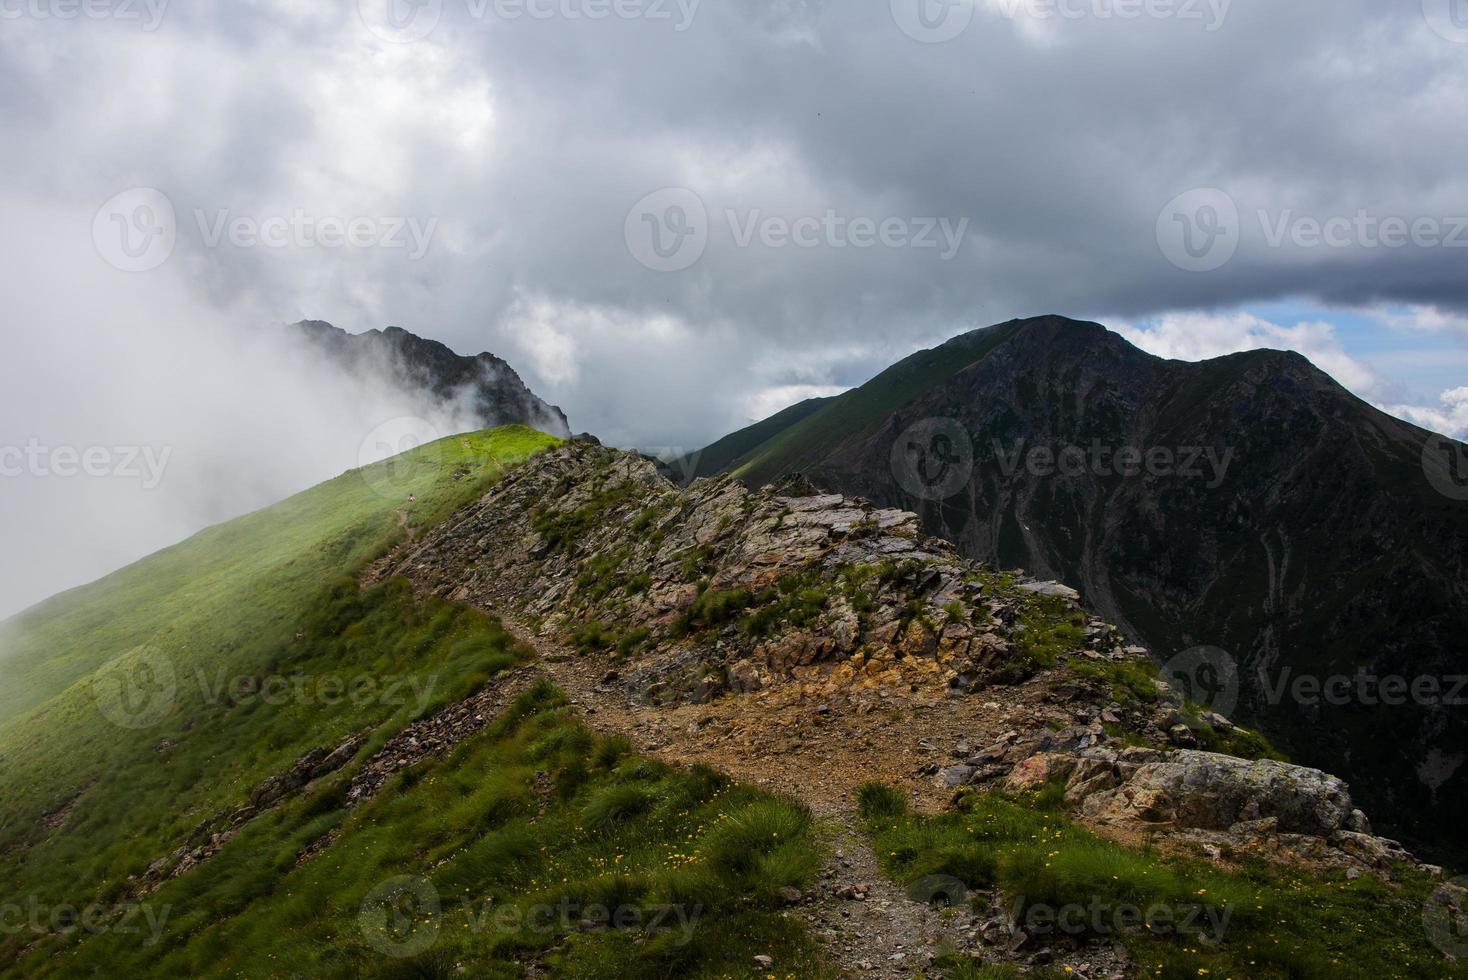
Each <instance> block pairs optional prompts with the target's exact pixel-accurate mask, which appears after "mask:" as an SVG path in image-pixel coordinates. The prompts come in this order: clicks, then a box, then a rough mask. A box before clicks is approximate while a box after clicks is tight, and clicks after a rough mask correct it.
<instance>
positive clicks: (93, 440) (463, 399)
mask: <svg viewBox="0 0 1468 980" xmlns="http://www.w3.org/2000/svg"><path fill="white" fill-rule="evenodd" d="M108 323H109V324H110V325H112V326H113V328H114V329H112V330H106V331H102V330H99V331H92V332H88V333H87V334H86V335H85V336H81V335H77V334H76V333H75V332H74V331H67V330H64V329H60V328H59V327H58V329H45V328H44V325H42V327H43V328H41V329H36V330H32V331H28V332H24V333H18V334H16V335H15V336H14V337H13V338H12V339H11V340H10V342H9V344H8V346H7V354H8V355H9V356H7V357H6V358H4V359H0V384H3V385H4V386H5V387H6V389H7V390H8V392H9V393H10V394H11V395H12V396H13V397H14V398H15V399H16V401H17V403H20V404H25V405H26V406H27V410H26V411H27V416H26V418H25V419H24V420H23V421H22V423H21V424H20V425H18V426H16V427H14V428H13V429H12V436H11V437H10V438H8V439H6V440H5V443H6V445H7V447H13V451H12V452H11V453H10V454H9V455H7V456H6V457H5V458H4V459H3V460H0V463H3V464H5V465H6V467H7V469H6V474H5V478H4V479H0V540H3V541H5V543H6V547H7V551H8V552H9V557H10V560H9V561H7V562H5V563H4V565H3V567H0V619H3V618H4V617H7V616H10V615H13V614H14V613H16V612H19V611H20V610H22V609H24V608H26V607H27V606H30V605H32V604H33V603H36V602H38V601H40V600H42V599H44V598H46V597H47V596H50V595H52V594H54V593H56V592H58V591H60V590H63V589H68V588H72V587H75V586H77V585H80V584H82V583H84V582H88V581H91V580H93V579H96V578H98V577H99V576H101V575H104V574H107V573H108V572H111V571H113V570H115V569H117V568H119V567H121V566H123V565H126V564H127V563H129V562H132V561H136V560H137V559H139V558H141V557H143V556H144V555H147V554H149V553H151V552H153V551H156V550H157V549H159V548H161V547H165V546H167V545H170V544H173V543H175V542H177V541H180V540H182V539H183V538H185V537H187V536H188V535H190V534H193V533H195V532H197V531H199V530H200V529H202V528H204V527H207V526H210V525H213V524H217V523H219V522H220V521H224V520H227V519H229V518H232V517H236V516H238V515H240V514H244V513H248V512H250V511H253V510H256V509H258V508H260V507H264V506H266V505H267V504H270V503H272V502H274V501H276V500H279V499H281V498H283V497H286V496H289V495H290V494H292V493H295V492H298V491H300V490H303V489H305V488H307V487H310V486H314V485H315V484H317V483H320V482H321V481H323V480H326V479H329V478H331V477H333V476H335V475H337V474H339V473H342V472H344V471H346V470H348V469H352V468H355V467H358V466H362V465H365V464H367V463H371V462H375V461H377V460H379V459H383V458H386V457H388V456H391V455H396V454H397V453H400V452H403V451H405V450H407V449H410V448H412V447H413V446H416V445H421V444H424V443H427V442H431V441H433V440H435V439H437V438H441V437H443V436H448V435H452V434H456V433H461V432H469V431H474V430H478V429H482V428H486V427H488V426H493V425H499V424H506V423H522V424H527V425H531V426H532V427H535V428H538V429H541V430H542V431H545V432H548V433H550V434H553V435H557V436H563V435H566V434H568V432H569V429H568V427H567V424H566V420H565V416H564V415H563V414H561V413H560V410H559V409H556V408H554V407H553V406H549V405H547V404H546V403H545V402H543V401H541V400H540V399H539V398H538V397H536V396H535V395H534V394H533V393H531V392H530V391H529V390H528V389H527V388H525V386H524V384H523V383H522V382H521V381H520V379H519V377H518V375H516V374H515V372H514V371H513V369H511V368H510V367H509V365H507V364H505V363H504V362H503V361H499V360H498V359H496V358H493V357H492V355H480V356H479V357H478V358H460V357H458V355H455V354H454V353H453V352H452V351H449V350H448V348H446V347H443V346H442V345H439V344H436V343H434V342H431V341H423V340H420V339H419V338H417V337H415V336H413V335H412V334H410V333H408V332H406V331H403V330H400V329H394V330H392V331H388V332H386V333H383V332H376V331H374V332H372V333H370V334H364V335H358V336H357V337H350V336H349V335H348V334H347V333H346V332H345V331H339V330H335V329H334V328H330V327H328V326H327V325H325V324H316V325H314V326H313V327H310V328H304V327H301V326H295V327H287V326H273V327H265V328H261V329H259V330H254V331H247V330H241V329H238V328H236V327H230V326H226V325H222V324H220V323H218V322H213V321H208V320H207V319H206V320H203V321H200V322H194V323H188V324H185V323H182V322H179V321H176V320H173V319H171V318H162V317H160V318H159V319H157V320H150V319H149V318H148V317H147V316H145V315H143V313H142V312H128V313H125V314H124V313H118V314H116V315H114V316H112V317H111V318H110V319H109V320H108ZM496 392H499V393H501V394H502V397H500V396H497V395H496ZM17 453H18V454H19V455H17ZM4 652H5V651H4V639H3V635H0V658H3V656H4Z"/></svg>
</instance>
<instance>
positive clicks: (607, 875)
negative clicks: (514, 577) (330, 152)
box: [0, 427, 820, 977]
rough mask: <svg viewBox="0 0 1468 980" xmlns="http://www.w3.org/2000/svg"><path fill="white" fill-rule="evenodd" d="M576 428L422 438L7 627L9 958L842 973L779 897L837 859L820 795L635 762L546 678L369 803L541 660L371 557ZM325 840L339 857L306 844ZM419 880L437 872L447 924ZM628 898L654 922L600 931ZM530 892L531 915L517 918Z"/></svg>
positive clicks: (180, 972)
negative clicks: (775, 967)
mask: <svg viewBox="0 0 1468 980" xmlns="http://www.w3.org/2000/svg"><path fill="white" fill-rule="evenodd" d="M555 442H556V440H554V439H551V438H550V437H547V436H544V435H541V434H540V433H536V432H533V431H531V430H529V429H523V428H518V427H514V428H507V429H500V430H494V431H491V432H486V433H477V434H473V435H468V436H459V437H453V438H451V439H448V440H444V441H443V442H440V443H437V444H434V445H432V446H426V447H422V448H420V449H419V450H416V451H414V452H412V453H409V454H406V455H405V456H402V457H398V458H397V459H394V460H390V461H387V462H385V463H383V464H379V465H377V466H374V467H369V468H367V469H365V470H362V471H354V472H351V473H348V474H345V475H344V476H342V477H339V478H337V479H336V480H333V481H330V482H329V483H326V484H323V485H321V486H319V487H317V488H315V489H313V490H310V491H307V492H306V493H303V494H300V495H298V496H296V497H294V498H292V499H290V500H287V501H284V502H282V503H281V504H278V505H276V506H274V507H271V508H268V509H266V510H264V511H261V512H259V513H257V514H252V515H249V516H247V517H243V518H240V519H239V520H237V521H233V522H230V523H228V524H225V525H222V526H220V527H216V528H212V529H210V530H208V531H205V532H203V533H202V534H200V535H197V536H196V537H194V538H192V539H190V540H189V541H186V542H184V543H183V544H180V545H178V546H176V547H174V548H171V549H168V550H167V551H164V552H161V553H159V554H158V555H155V556H152V557H150V558H148V559H145V560H144V561H142V562H139V563H138V564H136V565H134V566H132V567H130V568H128V569H125V570H123V571H121V572H119V573H117V574H115V575H113V576H110V577H109V578H107V579H104V580H102V581H100V582H98V583H95V584H94V585H91V586H87V587H84V588H82V589H78V590H75V591H73V592H71V593H68V594H66V595H63V596H60V597H57V598H56V599H53V600H51V601H49V602H47V603H45V604H43V605H42V606H39V607H37V608H35V609H32V610H30V611H28V612H27V613H25V614H24V615H22V616H21V617H19V618H17V619H16V620H13V621H11V622H9V623H7V624H5V637H6V643H7V653H6V659H5V661H4V663H5V671H6V676H7V677H8V678H14V679H15V684H14V685H13V686H12V687H10V688H9V689H8V690H7V692H6V700H5V702H4V712H5V717H4V720H3V721H0V894H3V895H4V896H5V900H4V903H3V906H0V914H3V919H4V921H3V922H0V975H3V976H95V975H111V976H188V975H197V976H250V977H254V976H342V977H349V976H350V977H357V976H440V975H463V974H457V973H454V968H455V965H456V964H457V963H460V962H463V963H467V964H470V965H471V967H472V969H471V975H475V976H518V975H520V973H519V970H518V968H517V967H516V966H515V965H514V964H515V963H516V962H525V961H527V960H536V961H538V962H541V963H542V964H544V965H546V966H548V967H550V968H551V969H552V970H553V972H554V974H555V975H564V976H621V975H628V976H637V975H668V974H669V973H676V974H678V975H689V976H698V975H711V974H713V973H715V972H716V973H718V974H719V975H724V974H727V973H729V972H730V969H729V964H730V963H738V964H741V966H742V965H745V964H752V963H753V959H752V957H753V955H754V954H755V953H766V952H771V951H774V952H777V953H778V954H779V955H781V957H782V959H783V960H784V961H785V962H787V963H789V964H790V966H791V968H793V969H797V970H798V971H799V972H801V973H802V975H805V974H810V975H819V969H820V968H819V965H818V964H817V963H816V961H815V954H814V952H813V947H812V946H811V945H810V942H809V940H808V938H807V937H806V936H805V935H804V933H802V932H800V931H799V930H798V929H796V928H794V927H792V926H789V925H787V924H785V923H784V922H783V920H781V919H780V918H779V916H778V915H777V914H776V912H775V904H776V896H775V891H776V890H777V889H778V888H779V887H780V886H782V885H787V884H801V883H804V882H806V881H807V880H808V878H809V876H810V874H811V873H812V870H813V862H815V861H817V860H818V858H817V857H816V856H815V855H816V854H817V851H816V849H815V847H814V846H813V842H812V840H811V837H810V834H811V830H810V819H809V816H808V814H806V813H805V812H804V811H803V810H802V809H801V808H800V807H798V806H794V805H792V804H789V803H784V802H780V801H777V800H774V799H772V798H770V797H768V796H765V795H763V794H758V793H754V792H752V791H749V790H745V789H741V788H739V787H735V786H731V785H729V784H728V783H727V781H725V780H723V779H721V778H719V777H717V776H715V775H714V774H712V773H683V772H674V771H671V770H667V769H664V768H661V767H658V766H655V765H653V764H651V763H647V762H643V761H641V760H637V759H631V758H626V757H625V747H624V746H620V745H617V744H615V743H605V742H599V741H597V740H595V739H593V738H592V737H591V736H590V735H589V734H588V733H587V732H585V731H584V730H583V729H581V728H580V727H579V726H578V725H577V724H576V723H575V721H574V720H573V718H572V717H571V716H570V715H569V713H568V710H567V709H566V707H565V706H564V703H563V699H562V697H561V696H560V695H559V693H558V692H556V691H555V690H554V689H551V688H549V687H547V686H545V685H541V686H540V687H538V688H536V689H534V690H533V691H532V692H531V693H530V694H529V695H526V696H525V698H524V699H522V701H521V702H519V703H518V704H517V705H516V706H515V707H514V708H513V709H512V710H511V711H510V712H508V713H507V715H506V716H504V717H502V718H501V719H500V720H499V721H498V722H497V723H495V724H494V725H492V726H491V727H490V728H489V729H488V730H486V731H484V732H481V733H480V734H478V735H476V736H473V737H471V738H470V739H468V740H467V741H466V742H464V743H463V744H462V745H460V746H459V747H458V748H457V749H456V750H455V752H454V753H453V754H451V755H450V756H449V757H448V758H446V759H442V760H436V761H430V762H427V763H423V764H420V765H418V766H415V767H414V768H412V769H409V770H407V771H406V772H405V773H400V774H399V775H398V776H396V777H394V778H393V780H391V781H390V782H389V783H388V784H387V786H385V787H384V789H383V790H382V791H381V792H379V793H378V794H377V795H376V796H374V797H373V798H372V799H370V800H369V801H368V802H367V803H365V804H363V805H362V806H360V807H357V808H355V809H348V808H347V807H346V798H345V790H346V788H347V786H348V785H349V782H350V780H351V778H352V776H353V774H354V772H355V771H356V769H357V768H358V767H360V765H361V764H362V763H363V762H364V761H365V760H366V759H367V758H369V757H370V756H371V755H372V753H373V752H375V751H376V749H377V748H379V747H381V746H382V745H383V744H385V743H386V742H387V741H388V739H390V738H391V737H392V736H393V735H394V734H396V733H398V732H400V731H401V730H402V729H403V728H404V726H405V725H407V724H408V723H410V722H411V721H413V720H415V719H418V718H423V717H426V716H428V715H431V714H433V713H434V712H435V711H437V710H438V709H439V708H440V707H442V706H444V705H446V704H449V703H452V702H455V701H458V700H460V699H462V698H464V697H467V696H469V695H470V694H472V693H474V692H475V691H476V690H478V689H480V688H482V687H483V686H484V685H486V684H490V683H493V682H494V679H495V678H496V676H497V675H500V674H502V672H503V671H505V670H507V669H509V668H512V667H513V666H514V665H515V664H516V663H517V662H518V661H519V660H520V659H522V658H523V657H524V656H525V655H526V654H527V651H524V650H523V649H521V648H519V647H518V645H517V644H515V643H514V641H513V640H512V639H511V638H510V637H509V635H508V634H507V633H505V632H504V630H503V629H501V628H500V626H499V624H498V622H497V621H495V620H494V619H493V618H491V617H489V616H486V615H484V614H482V613H480V612H478V611H476V610H473V609H469V608H467V607H462V606H458V605H455V604H452V603H447V602H442V601H439V600H436V599H432V598H420V597H415V596H414V595H413V593H412V589H411V588H410V586H409V585H408V584H407V583H405V582H402V581H389V582H385V583H382V584H380V585H378V586H376V587H374V588H372V589H370V590H366V591H364V590H362V589H361V588H360V587H359V585H358V581H357V576H358V574H359V573H360V572H361V571H362V569H363V568H364V567H365V565H366V564H367V563H369V562H370V561H372V560H373V559H375V558H376V557H378V556H380V555H382V554H384V553H385V552H386V551H387V550H388V549H389V548H391V547H392V546H393V545H394V544H396V543H398V542H400V541H401V540H402V539H403V536H404V535H405V534H406V533H408V531H407V529H405V527H404V526H403V524H404V523H405V521H404V518H403V512H406V514H407V517H406V524H407V525H408V528H410V529H413V530H415V531H416V530H418V529H421V528H423V527H425V526H427V525H431V524H433V523H437V522H440V521H442V520H443V519H446V518H447V517H448V516H449V515H451V514H452V513H453V512H454V511H456V510H457V509H458V508H459V507H461V506H463V505H464V504H465V503H468V502H469V501H471V500H473V499H475V498H476V497H477V496H478V495H480V494H481V493H482V492H483V491H484V490H485V489H486V488H487V487H488V486H489V485H491V484H492V483H493V481H494V480H495V479H496V478H497V477H498V475H499V474H500V473H501V472H503V470H504V469H505V468H506V467H508V466H510V465H513V464H515V463H517V462H519V461H521V460H524V459H525V458H527V457H529V456H530V455H533V454H534V453H536V452H538V451H540V450H541V449H544V448H546V447H548V446H550V445H553V444H554V443H555ZM409 495H413V496H415V497H416V501H415V502H413V503H411V504H409V503H408V502H407V498H408V496H409ZM354 735H357V736H361V737H362V738H363V739H364V740H365V741H364V744H363V746H362V748H360V749H359V750H358V752H357V755H356V757H355V759H354V760H353V762H352V763H350V764H348V766H347V767H345V768H343V769H341V770H338V771H337V772H336V773H334V774H332V775H330V776H327V777H323V778H321V779H319V780H318V781H317V782H316V783H314V784H313V785H312V786H311V787H310V788H308V789H307V790H306V791H305V792H303V793H302V794H299V795H295V796H288V797H287V798H286V800H285V801H284V802H283V803H281V804H280V805H278V806H276V807H274V808H267V809H266V810H265V811H264V813H263V814H262V815H260V816H258V817H256V818H255V819H253V820H250V821H247V822H245V823H244V824H243V826H242V829H241V830H240V832H239V834H238V836H235V837H233V838H232V839H230V840H228V841H227V842H226V843H224V845H223V847H222V849H221V850H220V851H219V853H218V854H215V855H213V856H212V857H207V858H206V859H205V860H204V863H203V864H202V865H201V866H200V867H198V868H195V869H193V870H191V871H188V872H186V873H185V874H183V875H182V876H181V877H179V878H177V879H174V880H172V881H167V882H166V883H164V884H163V885H162V887H161V888H160V889H159V890H157V891H156V892H152V891H149V890H147V889H146V888H145V887H143V886H142V884H141V880H140V879H141V877H142V876H143V874H144V872H145V871H146V870H147V869H148V867H149V866H150V864H152V863H153V862H154V861H156V860H157V859H159V858H165V857H167V856H168V855H170V854H171V853H173V852H174V851H175V849H176V848H178V847H179V846H180V845H181V844H183V843H184V842H186V841H191V836H192V834H193V833H194V831H195V829H196V828H199V827H200V826H201V825H203V824H205V823H206V822H209V821H212V820H213V818H215V817H217V816H218V815H219V814H221V813H223V812H229V811H235V810H237V809H238V808H240V807H242V806H245V805H246V804H247V803H248V801H249V799H250V793H251V791H252V790H253V789H254V788H255V787H257V786H259V785H260V784H261V783H262V782H263V781H264V780H266V779H267V778H269V777H272V776H274V775H276V774H278V773H281V772H283V771H285V770H286V769H288V768H289V767H290V765H291V764H292V762H293V761H294V760H296V759H298V758H300V757H301V756H302V755H304V754H305V753H307V752H309V751H311V750H313V749H317V748H327V749H329V748H333V747H335V746H337V745H339V744H341V743H343V742H345V741H346V740H347V739H348V738H349V737H351V736H354ZM548 778H549V781H547V779H548ZM198 840H199V839H198V838H192V841H191V843H190V844H189V846H190V847H192V846H196V844H197V842H198ZM630 841H635V843H629V842H630ZM312 844H322V845H326V846H324V848H323V849H321V850H320V851H319V853H318V854H317V855H316V856H315V857H314V858H313V859H311V860H310V861H306V862H303V861H301V859H300V855H301V854H302V853H303V852H304V851H306V849H307V848H308V846H310V845H312ZM404 876H407V877H406V878H405V877H404ZM404 880H408V881H411V882H412V883H413V888H416V889H419V891H421V889H422V888H423V887H424V886H425V885H426V886H427V887H429V888H431V889H434V890H435V894H436V899H437V900H438V901H439V902H440V904H441V908H440V911H439V912H438V913H434V914H432V915H431V916H429V918H430V919H431V920H432V921H431V924H432V926H433V931H434V934H435V935H434V937H433V941H432V942H431V943H427V942H425V943H420V942H419V941H418V940H416V939H415V930H418V929H420V927H422V926H424V925H425V921H424V920H420V919H419V917H418V915H417V914H416V913H413V914H405V909H406V907H407V905H411V901H412V897H413V894H418V892H412V894H404V893H402V892H401V891H395V890H394V889H395V887H396V885H398V884H401V883H402V882H403V881H404ZM405 903H406V905H405ZM601 907H605V908H607V909H608V910H610V911H613V912H616V911H618V910H622V911H623V912H625V913H626V914H628V915H630V916H632V917H633V918H634V919H635V921H632V922H631V923H629V924H627V925H626V926H625V928H620V929H612V930H609V931H597V932H593V933H588V934H586V935H584V936H583V935H582V932H583V928H582V923H581V917H582V916H583V915H584V914H588V913H589V912H590V913H592V914H594V910H596V909H599V908H601ZM515 908H518V909H520V910H521V912H522V919H521V921H520V923H518V924H517V922H515V921H513V920H502V919H499V918H496V917H493V916H491V915H490V914H489V913H490V912H491V911H496V910H500V909H515ZM545 908H550V909H552V910H553V913H552V914H551V915H549V917H543V918H542V919H537V920H535V922H536V924H535V925H534V926H533V927H532V926H528V925H525V924H524V922H525V921H528V920H525V919H524V918H523V914H529V913H530V912H539V911H541V910H543V909H545ZM669 908H675V910H676V913H677V914H671V913H667V912H666V910H667V909H669ZM563 910H566V911H563ZM680 915H681V916H682V919H680V918H679V916H680ZM691 917H692V918H696V919H697V923H698V928H697V930H696V931H690V930H687V929H684V928H682V923H684V922H686V921H687V920H688V919H689V918H691ZM755 945H758V946H761V947H764V948H761V949H757V950H756V949H753V948H752V947H753V946H755ZM751 969H752V967H751ZM745 972H747V970H735V971H734V974H735V975H743V973H745Z"/></svg>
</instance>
